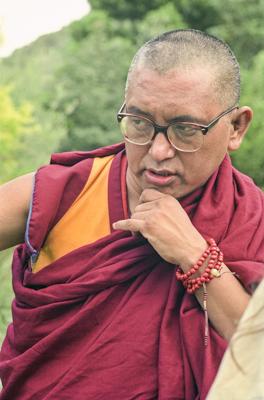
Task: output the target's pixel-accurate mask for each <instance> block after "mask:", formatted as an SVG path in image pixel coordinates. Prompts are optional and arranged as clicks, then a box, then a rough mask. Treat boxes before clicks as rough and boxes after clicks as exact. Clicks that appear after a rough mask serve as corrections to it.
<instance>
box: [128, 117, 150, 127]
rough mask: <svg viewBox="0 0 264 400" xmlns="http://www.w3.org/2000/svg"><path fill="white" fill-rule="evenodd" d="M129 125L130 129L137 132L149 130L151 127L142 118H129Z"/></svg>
mask: <svg viewBox="0 0 264 400" xmlns="http://www.w3.org/2000/svg"><path fill="white" fill-rule="evenodd" d="M129 123H130V125H131V127H133V128H135V129H137V130H145V129H149V127H150V126H151V124H150V122H148V121H146V120H145V119H143V118H139V117H129Z"/></svg>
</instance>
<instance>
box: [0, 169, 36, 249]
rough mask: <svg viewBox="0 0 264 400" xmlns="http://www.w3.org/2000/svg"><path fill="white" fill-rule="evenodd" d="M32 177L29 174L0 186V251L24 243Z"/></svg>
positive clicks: (31, 174)
mask: <svg viewBox="0 0 264 400" xmlns="http://www.w3.org/2000/svg"><path fill="white" fill-rule="evenodd" d="M33 176H34V173H30V174H27V175H24V176H21V177H19V178H16V179H14V180H12V181H10V182H7V183H5V184H4V185H2V186H0V250H4V249H7V248H8V247H11V246H15V245H17V244H19V243H22V242H24V234H25V230H26V223H27V216H28V211H29V205H30V199H31V195H32V190H33Z"/></svg>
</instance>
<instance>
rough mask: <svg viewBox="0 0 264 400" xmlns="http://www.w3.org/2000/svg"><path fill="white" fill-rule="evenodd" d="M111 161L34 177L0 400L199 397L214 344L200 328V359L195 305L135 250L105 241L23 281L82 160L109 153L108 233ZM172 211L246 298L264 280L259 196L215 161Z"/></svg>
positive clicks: (114, 190)
mask: <svg viewBox="0 0 264 400" xmlns="http://www.w3.org/2000/svg"><path fill="white" fill-rule="evenodd" d="M122 149H123V146H122V145H117V146H112V147H108V148H104V149H99V151H98V152H96V151H94V152H92V153H73V154H71V153H70V154H69V153H68V154H62V155H56V156H54V157H53V159H52V165H51V166H47V167H45V168H42V169H41V170H40V171H39V172H38V174H37V179H36V186H35V190H34V196H33V205H32V210H31V213H30V223H29V225H28V228H29V230H28V235H27V236H28V237H27V245H26V244H24V245H21V246H19V247H18V248H17V249H16V251H15V254H14V259H13V286H14V291H15V300H14V302H13V305H12V312H13V323H12V324H10V325H9V327H8V331H7V335H6V338H5V341H4V343H3V346H2V350H1V354H0V376H1V377H2V381H3V387H4V388H3V390H2V393H1V395H0V399H1V400H31V399H32V400H33V399H34V400H36V399H38V400H58V399H63V400H66V399H71V400H72V399H77V400H88V399H93V400H103V399H104V400H105V399H108V400H119V399H120V400H123V399H124V400H132V399H141V400H147V399H159V400H172V399H173V400H183V399H185V400H194V399H205V397H206V394H207V392H208V390H209V388H210V385H211V384H212V381H213V379H214V377H215V374H216V372H217V369H218V366H219V363H220V361H221V358H222V356H223V353H224V351H225V348H226V343H225V341H224V340H223V339H222V338H221V337H220V336H219V335H218V334H217V332H216V331H215V330H214V329H213V328H212V327H210V336H209V343H208V346H207V347H204V343H203V341H204V323H205V321H204V314H203V311H202V309H201V308H200V306H199V304H198V302H197V300H196V298H195V296H193V295H189V294H187V293H186V292H185V290H184V289H183V287H182V285H181V283H180V282H177V281H176V279H175V266H174V265H171V264H168V263H166V262H165V261H164V260H162V259H161V258H160V257H159V255H158V254H157V253H156V252H155V251H154V250H153V248H152V247H151V246H150V245H149V244H148V242H147V241H146V240H145V239H144V238H142V237H137V236H133V235H132V234H130V233H129V232H120V231H112V232H111V233H110V234H109V235H107V236H105V237H103V238H101V239H100V240H98V241H96V242H94V243H91V244H89V245H85V246H82V247H81V248H79V249H76V250H74V251H72V252H70V253H69V254H66V255H64V256H63V257H61V258H59V259H58V260H56V261H55V262H53V263H52V264H50V265H49V266H47V267H45V268H44V269H42V270H40V271H39V272H37V273H35V274H34V273H32V271H31V269H30V266H29V258H30V256H31V255H32V252H34V251H35V252H36V251H39V250H40V248H41V246H42V245H43V243H44V240H45V238H46V236H47V233H48V230H49V229H50V228H51V226H53V225H54V223H55V221H57V220H58V219H59V218H60V216H61V215H63V213H64V212H65V210H66V209H67V207H69V203H70V201H69V199H68V197H67V196H66V194H65V193H70V196H71V201H73V199H74V198H75V197H76V196H77V195H78V193H79V192H80V190H81V188H82V186H83V184H84V181H85V180H86V178H87V176H88V175H89V171H90V168H91V163H92V159H93V157H98V156H99V157H103V156H106V155H109V154H113V153H116V156H115V158H114V160H113V163H112V166H111V171H110V177H109V213H110V221H111V223H112V222H114V221H116V220H118V219H123V218H124V217H125V214H124V208H123V205H122V198H121V192H122V190H121V179H120V177H121V168H120V166H121V160H122V158H123V157H125V154H124V151H123V150H122ZM73 171H74V172H73ZM54 174H55V175H54ZM54 176H56V179H55V180H54V181H53V180H52V178H50V177H54ZM67 177H68V178H67ZM84 177H85V178H84ZM76 182H77V183H78V184H76ZM47 193H49V201H47ZM54 193H55V194H56V195H54ZM181 204H182V206H183V207H184V208H185V210H186V211H187V213H188V215H189V216H190V218H191V219H192V222H193V224H194V225H195V226H196V227H197V229H198V230H199V231H200V232H201V234H203V235H205V236H207V237H213V238H215V240H216V241H217V243H218V245H219V247H220V248H221V250H222V251H223V253H224V260H225V263H226V264H227V265H228V266H229V268H231V269H232V270H233V271H235V272H236V273H237V275H238V276H239V279H240V281H241V282H242V283H243V285H244V286H245V288H246V289H247V290H248V291H250V290H251V287H252V285H253V284H254V283H256V282H259V281H260V280H261V278H262V277H263V275H264V263H263V262H264V220H263V210H264V198H263V194H262V192H261V191H260V190H259V189H258V188H257V187H256V186H255V185H254V184H253V183H252V181H251V180H250V179H249V178H248V177H246V176H244V175H242V174H241V173H239V172H238V171H236V170H235V169H234V168H233V167H232V166H231V163H230V159H229V157H228V156H227V157H226V158H225V159H224V161H223V162H222V164H221V166H220V167H219V169H218V170H217V171H216V172H215V173H214V174H213V175H212V176H211V177H210V179H209V180H208V182H207V184H206V185H205V186H204V187H203V188H200V189H198V190H197V191H195V192H194V193H192V194H190V195H189V196H187V197H186V198H184V199H183V200H182V201H181ZM87 223H89V221H87ZM220 279H221V278H220Z"/></svg>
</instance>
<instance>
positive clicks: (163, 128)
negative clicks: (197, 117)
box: [117, 103, 239, 140]
mask: <svg viewBox="0 0 264 400" xmlns="http://www.w3.org/2000/svg"><path fill="white" fill-rule="evenodd" d="M125 107H126V103H123V104H122V106H121V108H120V110H119V111H118V113H117V121H118V122H119V123H120V122H121V121H122V119H123V118H124V117H140V118H143V119H145V120H146V121H149V122H151V123H152V125H153V127H154V133H153V137H152V139H153V138H154V137H155V136H156V135H157V134H158V133H160V132H162V133H164V134H165V135H167V131H168V128H169V127H170V126H171V125H177V124H179V125H187V126H190V127H196V128H198V129H200V130H201V132H202V134H203V135H206V134H207V133H208V131H209V130H210V129H211V128H213V127H214V126H215V125H216V124H217V122H218V121H219V120H220V118H222V117H223V116H224V115H226V114H229V113H230V112H231V111H233V110H235V109H236V108H239V106H237V105H235V106H232V107H230V108H228V109H227V110H225V111H223V112H222V113H221V114H219V115H217V117H215V118H214V119H213V120H212V121H211V122H210V123H209V124H208V125H201V124H196V123H194V122H172V123H171V124H169V125H166V126H165V125H158V124H156V123H155V122H154V121H153V120H152V119H150V118H147V117H144V116H141V115H137V114H131V113H125V112H123V111H124V109H125ZM152 139H151V140H152Z"/></svg>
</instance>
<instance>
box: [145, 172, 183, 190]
mask: <svg viewBox="0 0 264 400" xmlns="http://www.w3.org/2000/svg"><path fill="white" fill-rule="evenodd" d="M144 175H145V179H146V181H147V182H148V183H149V184H151V185H154V186H168V185H170V184H171V183H172V182H175V183H179V182H180V177H179V176H178V175H177V174H175V173H172V172H171V171H169V170H165V169H162V170H156V169H152V168H150V169H146V170H145V173H144Z"/></svg>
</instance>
